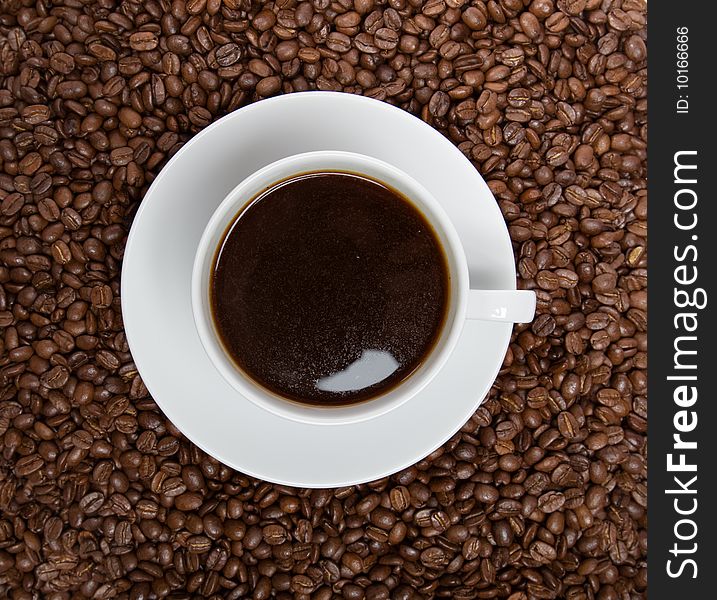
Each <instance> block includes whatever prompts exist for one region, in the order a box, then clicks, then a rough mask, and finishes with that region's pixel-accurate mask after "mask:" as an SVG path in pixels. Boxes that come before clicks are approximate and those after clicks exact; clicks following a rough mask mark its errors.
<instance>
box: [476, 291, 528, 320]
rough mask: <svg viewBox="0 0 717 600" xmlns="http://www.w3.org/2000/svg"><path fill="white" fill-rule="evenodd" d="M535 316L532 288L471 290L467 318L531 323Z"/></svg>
mask: <svg viewBox="0 0 717 600" xmlns="http://www.w3.org/2000/svg"><path fill="white" fill-rule="evenodd" d="M534 316H535V292H534V291H532V290H470V292H469V294H468V310H467V312H466V318H467V319H480V320H482V321H494V322H498V323H530V321H532V320H533V317H534Z"/></svg>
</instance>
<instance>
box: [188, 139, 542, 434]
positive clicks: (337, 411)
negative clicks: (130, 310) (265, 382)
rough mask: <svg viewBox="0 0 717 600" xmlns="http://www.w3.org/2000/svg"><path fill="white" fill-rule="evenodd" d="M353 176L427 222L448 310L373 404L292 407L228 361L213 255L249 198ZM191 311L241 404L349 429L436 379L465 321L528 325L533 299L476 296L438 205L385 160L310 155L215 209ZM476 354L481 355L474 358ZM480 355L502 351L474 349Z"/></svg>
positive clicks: (518, 294) (513, 293) (250, 183)
mask: <svg viewBox="0 0 717 600" xmlns="http://www.w3.org/2000/svg"><path fill="white" fill-rule="evenodd" d="M315 172H342V173H354V174H358V175H361V176H363V177H366V178H368V179H372V180H374V181H377V182H380V183H381V184H383V185H385V186H387V187H388V188H391V189H393V190H395V191H397V192H398V193H400V194H401V195H402V196H404V197H405V198H407V199H409V200H410V202H411V203H412V204H413V206H414V208H416V209H417V210H418V211H419V212H420V213H421V215H423V217H424V218H425V219H426V220H427V221H428V223H429V224H430V226H431V227H432V229H433V231H434V232H435V234H436V237H437V238H438V240H439V242H440V245H441V247H442V249H443V252H444V255H445V258H446V263H447V270H448V274H449V278H448V281H449V284H448V285H449V290H448V294H447V298H448V306H447V311H446V315H445V318H444V320H443V324H442V327H441V329H440V331H439V332H438V336H437V339H436V342H435V343H434V344H433V346H432V348H431V350H430V352H429V353H428V354H427V356H426V357H425V359H424V360H423V361H422V362H421V364H420V366H419V367H418V368H417V369H416V370H415V371H414V372H413V373H411V375H410V376H409V377H407V378H406V379H405V380H403V381H401V383H400V384H399V385H397V386H396V387H394V388H392V389H389V390H388V391H386V392H385V393H382V394H380V395H378V396H376V397H372V398H370V399H368V400H365V401H363V402H360V403H355V404H351V405H346V406H327V407H323V406H312V405H308V404H304V403H300V402H296V401H292V400H290V399H287V398H285V397H282V396H281V395H279V394H277V393H275V392H273V391H271V390H269V389H267V388H266V387H265V386H262V385H261V384H260V383H258V382H257V381H255V380H254V379H253V378H252V377H250V376H249V375H248V374H247V373H246V372H244V370H243V369H241V368H240V367H239V366H238V365H237V364H236V362H235V361H233V360H232V358H231V357H230V355H229V353H228V352H227V350H226V348H225V347H224V345H223V343H222V340H221V336H220V335H219V334H218V331H217V327H216V324H215V321H214V319H213V316H212V309H211V302H210V282H211V277H212V272H213V269H214V266H215V260H216V257H217V251H218V248H219V247H220V245H221V244H222V242H223V240H224V238H225V235H226V232H227V230H228V229H229V228H230V226H231V225H232V223H234V222H235V221H236V219H237V218H241V214H242V212H243V211H244V210H245V209H246V207H247V206H249V205H250V204H251V202H252V200H253V199H255V198H256V197H257V196H259V195H260V194H262V193H263V192H265V191H266V190H268V189H270V188H272V186H274V185H275V184H276V183H278V182H282V181H285V180H287V179H289V178H291V177H294V176H298V175H301V174H305V173H315ZM191 290H192V310H193V315H194V321H195V325H196V330H197V333H198V335H199V338H200V341H201V343H202V346H203V347H204V350H205V351H206V353H207V355H208V356H209V358H210V360H211V362H212V364H213V365H214V366H215V368H216V369H217V370H218V372H219V373H220V374H221V375H222V377H223V378H224V379H225V380H226V381H227V382H228V383H229V384H230V385H231V386H232V387H233V388H234V389H235V390H236V391H237V392H239V394H240V395H241V396H242V397H243V398H246V399H247V400H249V401H251V402H253V403H254V404H256V405H258V406H259V407H261V408H263V409H265V410H267V411H269V412H271V413H273V414H275V415H278V416H281V417H283V418H286V419H290V420H293V421H298V422H301V423H307V424H313V425H340V424H347V423H356V422H360V421H365V420H368V419H372V418H375V417H378V416H380V415H382V414H385V413H387V412H389V411H391V410H393V409H395V408H397V407H398V406H401V405H402V404H404V403H405V402H407V401H409V400H410V399H411V398H412V397H414V396H415V395H416V394H418V393H419V392H420V391H421V390H422V389H423V388H424V387H425V386H426V385H428V383H429V382H430V381H431V380H432V379H433V378H434V377H435V376H436V375H437V374H438V373H439V372H440V370H441V368H442V367H443V366H444V365H445V363H446V362H447V361H448V359H449V358H450V356H451V354H452V353H453V351H454V350H455V347H456V343H457V341H458V338H459V336H460V334H461V332H462V329H463V325H464V323H465V321H466V320H468V319H481V320H488V321H495V322H511V323H521V322H529V321H531V320H532V319H533V316H534V313H535V293H534V292H532V291H529V290H515V289H513V290H486V289H480V281H470V278H469V272H468V265H467V260H466V254H465V251H464V249H463V246H462V243H461V240H460V238H459V236H458V233H457V232H456V230H455V227H454V225H453V224H452V223H451V220H450V218H449V217H448V215H447V214H446V212H445V210H444V209H443V208H442V206H441V205H440V203H439V202H438V201H437V200H436V199H435V198H434V197H433V196H432V194H431V193H430V192H429V191H428V190H427V189H426V188H425V187H424V186H422V185H421V184H420V183H419V182H417V181H416V180H415V179H413V178H412V177H411V176H409V175H407V174H406V173H404V172H403V171H402V170H400V169H398V168H396V167H395V166H393V165H390V164H388V163H386V162H384V161H381V160H378V159H375V158H373V157H369V156H366V155H362V154H357V153H352V152H339V151H316V152H307V153H303V154H297V155H293V156H289V157H287V158H283V159H280V160H278V161H276V162H274V163H271V164H269V165H267V166H265V167H263V168H261V169H259V170H258V171H256V172H254V173H253V174H252V175H250V176H249V177H247V178H246V179H244V180H243V181H242V182H241V183H239V184H238V185H237V186H236V187H235V188H234V189H233V190H232V191H231V192H229V194H227V196H226V197H225V198H224V200H223V201H222V202H221V204H220V205H219V207H218V208H217V209H216V211H215V212H214V214H213V215H212V217H211V219H210V220H209V222H208V223H207V226H206V228H205V229H204V232H203V234H202V237H201V239H200V242H199V245H198V248H197V251H196V255H195V260H194V266H193V270H192V281H191ZM479 350H480V352H479ZM484 352H502V348H495V349H491V348H480V349H476V357H477V360H479V359H480V355H481V353H484Z"/></svg>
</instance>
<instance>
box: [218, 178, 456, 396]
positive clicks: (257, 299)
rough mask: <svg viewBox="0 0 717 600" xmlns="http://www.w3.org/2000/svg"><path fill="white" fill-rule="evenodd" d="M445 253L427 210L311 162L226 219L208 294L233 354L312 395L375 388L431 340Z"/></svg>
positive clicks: (420, 356) (274, 380)
mask: <svg viewBox="0 0 717 600" xmlns="http://www.w3.org/2000/svg"><path fill="white" fill-rule="evenodd" d="M448 293H449V279H448V268H447V265H446V260H445V256H444V255H443V251H442V249H441V246H440V244H439V242H438V239H437V238H436V235H435V233H434V231H433V229H432V228H431V226H430V225H429V224H428V222H427V221H426V219H425V218H424V217H423V215H421V213H420V212H419V211H418V210H417V209H416V208H414V207H413V206H412V205H411V203H410V202H409V201H408V200H407V199H405V198H404V197H402V196H401V195H399V194H398V193H397V192H395V191H394V190H392V189H389V188H388V187H386V186H384V185H382V184H380V183H378V182H376V181H373V180H371V179H367V178H365V177H362V176H359V175H355V174H352V173H338V172H322V173H307V174H304V175H300V176H297V177H294V178H291V179H288V180H286V181H283V182H280V183H278V184H276V185H275V186H273V187H271V188H270V189H269V190H267V191H265V192H263V193H262V194H260V195H259V196H258V197H257V198H255V199H254V200H253V201H252V202H251V203H250V204H249V205H248V207H247V208H245V209H244V210H243V211H242V212H241V213H240V214H239V216H238V218H237V219H236V220H235V221H234V223H233V224H232V225H231V226H230V227H229V228H228V230H227V233H226V234H225V238H224V241H223V242H222V244H221V246H220V248H219V250H218V252H217V256H216V258H215V263H214V273H213V279H212V282H211V304H212V312H213V315H214V321H215V325H216V328H217V329H218V331H219V334H220V337H221V339H222V342H223V344H224V346H225V348H226V350H227V351H228V353H229V354H230V356H231V357H232V358H233V360H234V362H235V363H236V364H237V366H239V367H240V368H241V369H242V370H243V371H244V372H245V373H246V374H247V375H248V376H250V377H251V378H252V379H254V380H255V381H257V382H258V383H259V384H261V385H262V386H264V387H265V388H268V389H269V390H271V391H272V392H274V393H276V394H278V395H280V396H282V397H284V398H288V399H291V400H295V401H298V402H302V403H305V404H312V405H323V406H326V405H329V406H330V405H344V404H351V403H354V402H360V401H363V400H367V399H370V398H373V397H375V396H377V395H379V394H381V393H383V392H385V391H387V390H389V389H390V388H393V387H394V386H396V385H397V384H399V383H400V382H401V381H403V380H404V379H406V378H407V377H408V376H409V375H411V373H413V372H414V371H415V370H416V368H417V367H419V366H420V365H421V363H422V361H423V360H424V359H425V357H426V356H427V355H428V353H429V352H430V351H431V349H432V347H433V345H434V343H435V341H436V339H437V337H438V335H439V333H440V331H441V327H442V325H443V321H444V318H445V315H446V310H447V305H448Z"/></svg>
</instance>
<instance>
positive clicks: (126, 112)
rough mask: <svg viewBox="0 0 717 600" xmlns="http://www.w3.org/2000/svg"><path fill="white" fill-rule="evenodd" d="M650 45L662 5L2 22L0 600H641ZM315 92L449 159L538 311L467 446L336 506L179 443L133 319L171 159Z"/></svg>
mask: <svg viewBox="0 0 717 600" xmlns="http://www.w3.org/2000/svg"><path fill="white" fill-rule="evenodd" d="M645 21H646V2H645V1H644V0H532V1H531V0H425V1H419V0H387V1H385V2H384V1H381V0H334V1H333V2H332V1H331V0H312V1H300V2H297V1H296V0H277V1H274V2H272V1H268V2H262V3H260V2H254V3H250V2H249V1H247V0H186V1H185V0H146V1H140V0H125V1H123V2H118V1H116V0H99V1H92V0H86V1H80V0H57V1H53V2H49V1H47V0H37V1H32V0H2V1H0V167H1V168H0V452H1V454H0V596H1V597H3V598H5V597H7V598H11V599H13V600H25V599H27V600H30V599H34V598H46V599H49V600H69V599H70V598H94V599H98V600H101V599H108V598H118V599H119V598H122V599H131V600H139V599H143V598H177V599H182V598H196V597H212V598H234V599H236V598H252V599H255V600H260V599H264V598H270V597H277V598H284V599H289V598H298V599H300V600H303V599H323V600H325V599H329V598H346V599H361V598H366V599H368V600H380V599H388V598H391V599H400V600H404V599H406V600H407V599H410V598H415V599H419V598H425V599H428V598H455V599H458V600H469V599H473V598H509V599H510V600H534V599H546V600H547V599H563V598H564V599H568V600H592V599H597V600H628V599H629V600H633V599H637V598H645V597H646V554H647V544H646V524H647V518H646V479H645V475H646V467H645V464H646V437H645V434H646V429H647V427H646V412H647V401H646V376H645V367H646V354H645V350H646V233H647V231H646V204H647V197H646V189H645V188H646V186H645V176H646V171H645V157H646V151H645V146H646V137H647V125H646V63H645V37H646V33H645V32H646V23H645ZM314 89H320V90H343V91H345V92H350V93H359V94H365V95H368V96H372V97H374V98H378V99H380V100H384V101H387V102H391V103H393V104H396V105H398V106H400V107H402V108H404V109H405V110H407V111H410V112H411V113H414V114H415V115H417V116H418V117H420V118H422V119H424V120H425V121H427V122H428V123H430V124H431V125H432V126H434V127H436V128H437V129H439V130H440V131H441V132H443V133H444V134H445V135H446V136H448V137H449V138H450V139H451V140H452V141H453V142H455V144H456V145H457V146H458V147H459V148H460V149H461V150H462V151H463V152H464V153H465V155H466V156H467V157H468V158H470V160H472V161H473V163H474V164H475V166H476V168H477V169H479V170H480V172H481V173H482V174H483V176H484V177H485V178H486V180H487V181H488V182H489V185H490V187H491V189H492V190H493V192H494V194H495V195H496V197H497V199H498V202H499V204H500V207H501V209H502V211H503V214H504V215H505V218H506V220H507V222H508V225H509V229H510V234H511V236H512V239H513V241H514V248H515V253H516V261H517V268H518V273H519V283H520V285H521V286H522V287H525V288H532V289H535V290H536V292H537V295H538V314H537V316H536V319H535V320H534V322H533V323H531V324H528V325H524V326H518V327H516V329H515V335H514V338H513V340H512V343H511V345H510V349H509V351H508V354H507V356H506V359H505V364H504V367H503V369H502V370H501V372H500V375H499V377H498V379H497V381H496V383H495V385H494V387H493V389H492V390H491V393H490V396H489V398H488V399H487V401H486V402H485V403H484V404H483V406H482V407H481V408H480V409H479V410H478V411H477V412H476V414H475V415H474V416H473V417H472V418H471V419H470V421H469V422H468V423H467V424H466V425H465V427H463V429H462V430H461V431H460V432H459V433H458V434H457V435H456V436H454V438H453V439H451V440H450V441H449V442H447V443H446V444H445V445H444V446H443V447H442V448H440V449H438V450H437V451H435V452H434V453H433V454H432V455H430V456H429V457H427V458H426V459H424V460H422V461H421V462H419V463H418V464H416V465H414V466H412V467H410V468H408V469H406V470H405V471H403V472H401V473H398V474H396V475H394V476H392V477H390V478H386V479H383V480H380V481H376V482H373V483H370V484H367V485H360V486H353V487H349V488H343V489H335V490H305V489H293V488H288V487H284V486H279V485H271V484H269V483H265V482H262V481H257V480H254V479H251V478H249V477H245V476H243V475H242V474H240V473H236V472H234V471H232V470H231V469H229V468H227V467H225V466H223V465H221V464H220V463H218V462H217V461H215V460H213V459H212V458H210V457H208V456H207V455H205V454H203V453H202V452H201V451H199V450H198V449H197V448H195V447H194V446H192V445H191V444H190V443H189V442H187V440H185V439H184V438H183V437H182V436H181V434H180V433H179V431H177V429H176V428H175V427H174V426H173V425H172V424H171V423H170V422H168V421H167V419H166V418H165V417H164V416H163V415H162V413H161V412H160V411H159V410H158V408H157V406H156V404H155V403H154V401H153V400H152V398H150V397H149V395H148V393H147V390H146V388H145V386H144V384H143V383H142V379H141V377H140V375H139V374H138V373H137V370H136V368H135V366H134V364H133V362H132V357H131V355H130V353H129V349H128V346H127V341H126V338H125V334H124V332H123V327H122V316H121V310H120V297H119V291H120V285H119V273H120V265H121V260H122V252H123V244H124V241H125V239H126V235H127V231H128V227H129V224H130V222H131V220H132V216H133V214H134V211H135V210H136V208H137V206H138V204H139V203H140V201H141V199H142V195H143V193H144V192H145V191H146V189H147V186H148V185H149V184H150V183H151V182H152V180H153V178H154V177H155V176H156V175H157V173H158V172H159V170H160V169H161V167H162V165H163V164H164V163H165V162H166V160H167V159H168V158H169V157H170V156H171V155H172V154H173V153H175V152H176V151H177V150H178V149H179V148H180V147H181V145H182V144H183V143H184V142H186V140H187V139H189V138H190V136H191V135H192V134H193V133H195V132H197V131H199V130H200V129H202V128H203V127H204V126H206V125H207V124H208V123H210V122H212V121H213V120H214V119H215V118H217V117H219V116H221V115H223V114H225V113H227V112H229V111H232V110H234V109H236V108H239V107H241V106H243V105H246V104H247V103H250V102H253V101H255V100H257V99H260V98H263V97H267V96H271V95H274V94H279V93H287V92H292V91H299V90H314ZM417 151H420V150H417ZM406 427H410V424H409V423H407V424H406ZM280 443H281V441H280V440H273V441H272V440H271V439H270V437H267V452H271V451H272V444H280ZM367 443H369V441H368V440H367Z"/></svg>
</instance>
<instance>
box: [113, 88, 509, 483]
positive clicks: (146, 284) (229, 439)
mask: <svg viewBox="0 0 717 600" xmlns="http://www.w3.org/2000/svg"><path fill="white" fill-rule="evenodd" d="M312 150H346V151H351V152H358V153H362V154H367V155H369V156H374V157H376V158H379V159H382V160H384V161H386V162H388V163H391V164H393V165H395V166H397V167H398V168H400V169H403V170H404V171H405V172H407V173H408V174H409V175H412V176H413V177H414V178H416V179H417V180H418V181H419V182H421V183H422V184H423V185H424V186H425V187H426V188H428V190H429V191H430V192H431V193H432V194H433V195H434V196H435V197H436V198H437V199H438V200H439V201H440V202H441V204H442V205H443V206H444V208H445V210H446V211H447V212H448V214H449V216H450V217H451V219H452V220H453V222H454V224H455V227H456V229H457V230H458V233H459V235H460V237H461V241H462V243H463V245H464V247H465V250H466V254H467V257H468V264H469V269H470V275H471V281H473V282H474V284H476V286H477V287H480V288H483V289H515V265H514V259H513V251H512V247H511V243H510V238H509V236H508V231H507V228H506V225H505V222H504V219H503V216H502V215H501V213H500V210H499V208H498V205H497V204H496V202H495V200H494V198H493V196H492V194H491V193H490V190H489V189H488V186H487V185H486V183H485V182H484V181H483V178H482V177H481V176H480V175H479V173H478V172H477V171H476V169H475V168H474V167H473V165H472V164H471V163H470V162H469V161H468V160H467V159H466V158H465V157H464V156H463V155H462V154H461V152H460V151H459V150H458V149H457V148H456V147H455V146H454V145H453V144H451V143H450V142H449V141H448V140H447V139H446V138H444V137H443V136H442V135H441V134H439V133H438V132H437V131H435V130H434V129H432V128H431V127H430V126H428V125H427V124H425V123H423V122H422V121H420V120H419V119H417V118H415V117H413V116H411V115H409V114H408V113H406V112H404V111H402V110H400V109H398V108H395V107H393V106H391V105H389V104H386V103H383V102H379V101H377V100H371V99H368V98H364V97H361V96H353V95H349V94H342V93H336V92H305V93H297V94H289V95H285V96H279V97H276V98H271V99H268V100H263V101H261V102H258V103H255V104H252V105H250V106H247V107H245V108H242V109H240V110H237V111H236V112H233V113H232V114H230V115H227V116H226V117H224V118H222V119H220V120H219V121H217V122H215V123H213V124H212V125H210V126H209V127H207V128H206V129H204V130H203V131H202V132H200V133H199V134H197V135H196V136H195V137H194V138H192V140H191V141H190V142H188V143H187V144H186V145H185V146H184V147H183V148H182V149H181V150H180V151H179V152H178V153H177V154H176V155H175V156H174V157H173V158H172V159H171V160H170V161H169V163H168V164H167V165H166V166H165V167H164V169H162V171H161V173H160V174H159V176H158V177H157V179H156V180H155V181H154V183H153V184H152V186H151V188H150V190H149V192H148V193H147V195H146V196H145V198H144V200H143V202H142V204H141V206H140V208H139V210H138V211H137V215H136V217H135V220H134V224H133V226H132V230H131V232H130V235H129V239H128V241H127V246H126V250H125V255H124V265H123V270H122V311H123V317H124V323H125V330H126V334H127V339H128V342H129V345H130V347H131V350H132V355H133V357H134V360H135V363H136V365H137V367H138V369H139V372H140V373H141V375H142V378H143V380H144V383H145V384H146V386H147V388H148V389H149V391H150V393H151V394H152V396H153V398H154V399H155V401H156V402H157V404H158V405H159V406H160V407H161V408H162V410H163V411H164V412H165V414H166V415H167V417H169V419H171V421H172V422H173V423H174V424H175V425H176V426H177V427H178V428H179V429H180V430H181V431H182V432H183V433H184V434H185V435H186V436H187V437H188V438H189V439H190V440H191V441H192V442H194V443H195V444H196V445H197V446H199V447H200V448H202V449H203V450H204V451H206V452H208V453H209V454H211V455H213V456H215V457H216V458H217V459H219V460H221V461H222V462H223V463H225V464H227V465H229V466H231V467H233V468H235V469H237V470H239V471H242V472H243V473H246V474H248V475H252V476H255V477H259V478H261V479H266V480H268V481H272V482H276V483H283V484H287V485H293V486H299V487H337V486H345V485H351V484H356V483H363V482H366V481H371V480H374V479H378V478H381V477H383V476H386V475H389V474H391V473H394V472H396V471H399V470H401V469H403V468H405V467H407V466H409V465H411V464H413V463H414V462H416V461H418V460H420V459H421V458H423V457H425V456H426V455H428V454H430V453H431V452H432V451H433V450H435V449H436V448H438V447H439V446H440V445H441V444H443V443H444V442H445V441H446V440H448V439H449V438H450V437H451V436H452V435H453V434H454V433H455V432H456V431H458V429H460V427H461V426H462V425H463V423H465V421H467V420H468V419H469V418H470V416H471V415H472V413H473V412H474V411H475V409H476V408H477V407H478V406H479V405H480V403H481V402H482V400H483V398H484V397H485V395H486V394H487V392H488V390H489V389H490V386H491V384H492V383H493V380H494V379H495V377H496V375H497V373H498V370H499V369H500V366H501V363H502V361H503V357H504V355H505V351H506V350H507V348H508V343H509V340H510V333H511V329H512V326H511V325H510V324H507V323H490V322H487V321H467V322H466V324H465V327H464V329H463V333H462V334H461V337H460V339H459V341H458V345H457V346H456V350H455V352H454V353H453V355H452V356H451V358H450V360H449V361H448V363H447V365H446V366H445V367H444V369H443V370H442V371H441V372H440V373H439V374H438V376H437V377H436V378H435V379H434V380H433V381H432V382H431V383H430V384H429V385H428V386H427V387H426V388H425V390H424V391H422V392H421V393H420V394H418V395H417V396H416V397H414V398H412V399H411V400H410V401H408V402H407V403H405V404H404V405H402V406H401V407H399V408H397V409H395V410H393V411H392V412H389V413H388V414H385V415H383V416H380V417H377V418H375V419H372V420H370V421H365V422H362V423H357V424H352V425H340V426H321V425H306V424H300V423H297V422H294V421H289V420H286V419H283V418H281V417H277V416H274V415H272V414H271V413H269V412H267V411H265V410H263V409H261V408H259V407H257V406H256V405H254V404H253V403H251V402H249V401H248V400H247V399H245V398H244V397H242V396H241V395H239V394H238V393H237V392H236V391H235V390H234V389H233V388H232V387H231V386H230V385H229V384H228V383H226V382H225V381H224V379H223V378H222V377H221V375H220V374H219V372H218V371H217V370H216V369H215V367H214V366H213V365H212V364H211V363H210V362H209V359H208V357H207V355H206V354H205V352H204V349H203V348H202V345H201V343H200V341H199V337H198V335H197V331H196V329H195V326H194V322H193V318H192V306H191V293H190V282H191V274H192V264H193V260H194V254H195V251H196V248H197V243H198V242H199V238H200V236H201V234H202V231H203V229H204V227H205V225H206V223H207V221H208V220H209V218H210V216H211V214H212V213H213V211H214V210H215V209H216V207H217V206H218V205H219V203H220V202H221V201H222V199H223V198H224V196H225V195H226V194H227V193H228V192H229V191H230V190H231V189H232V188H233V187H234V186H235V185H236V184H237V183H239V182H240V181H241V180H242V179H244V178H245V177H246V176H247V175H249V174H250V173H252V172H253V171H255V170H257V169H258V168H260V167H263V166H264V165H267V164H269V163H271V162H273V161H275V160H278V159H280V158H283V157H285V156H289V155H292V154H297V153H300V152H308V151H312Z"/></svg>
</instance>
